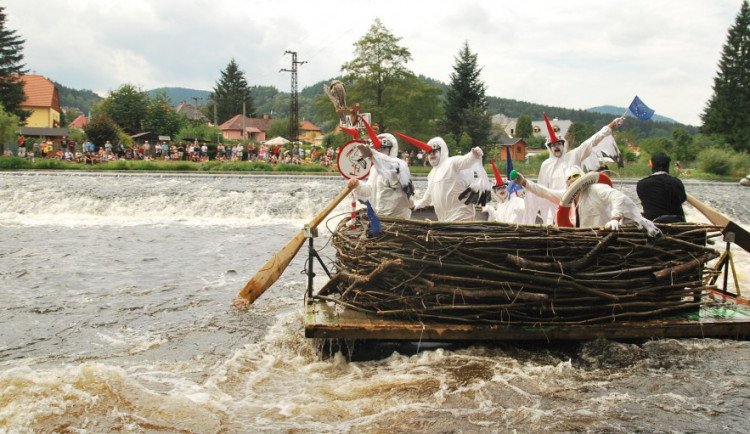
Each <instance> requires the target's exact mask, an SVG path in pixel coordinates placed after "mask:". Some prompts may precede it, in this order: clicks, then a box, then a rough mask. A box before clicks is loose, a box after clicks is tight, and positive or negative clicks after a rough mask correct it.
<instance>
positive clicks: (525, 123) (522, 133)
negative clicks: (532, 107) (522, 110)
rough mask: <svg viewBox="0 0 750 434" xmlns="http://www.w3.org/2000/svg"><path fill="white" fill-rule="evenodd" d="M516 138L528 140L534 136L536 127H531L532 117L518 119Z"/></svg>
mask: <svg viewBox="0 0 750 434" xmlns="http://www.w3.org/2000/svg"><path fill="white" fill-rule="evenodd" d="M515 133H516V134H515V136H516V137H520V138H522V139H528V138H529V137H531V136H533V135H534V127H533V126H532V125H531V116H529V115H521V116H519V117H518V119H516V131H515Z"/></svg>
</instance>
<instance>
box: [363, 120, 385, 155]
mask: <svg viewBox="0 0 750 434" xmlns="http://www.w3.org/2000/svg"><path fill="white" fill-rule="evenodd" d="M361 119H362V123H364V124H365V129H366V130H367V135H368V136H370V140H372V145H373V146H375V149H380V146H381V145H382V143H380V139H379V138H378V135H377V134H375V130H373V129H372V127H371V126H370V124H368V123H367V121H366V120H365V118H361Z"/></svg>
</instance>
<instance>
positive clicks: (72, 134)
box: [68, 127, 116, 144]
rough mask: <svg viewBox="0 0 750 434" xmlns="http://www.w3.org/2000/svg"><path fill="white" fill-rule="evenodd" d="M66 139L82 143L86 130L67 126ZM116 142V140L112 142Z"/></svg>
mask: <svg viewBox="0 0 750 434" xmlns="http://www.w3.org/2000/svg"><path fill="white" fill-rule="evenodd" d="M68 139H70V140H73V141H74V142H76V143H79V144H80V143H83V141H84V140H86V132H85V131H83V130H82V129H80V128H75V127H69V128H68ZM112 143H116V142H112Z"/></svg>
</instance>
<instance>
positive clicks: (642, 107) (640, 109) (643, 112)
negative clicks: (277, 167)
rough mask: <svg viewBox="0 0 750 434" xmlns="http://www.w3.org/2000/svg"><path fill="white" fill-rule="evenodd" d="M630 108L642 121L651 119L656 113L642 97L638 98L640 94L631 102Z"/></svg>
mask: <svg viewBox="0 0 750 434" xmlns="http://www.w3.org/2000/svg"><path fill="white" fill-rule="evenodd" d="M628 108H629V109H630V112H631V113H633V115H634V116H635V117H637V118H638V119H640V120H642V121H647V120H649V119H651V116H653V115H654V111H653V110H651V109H650V108H648V106H647V105H646V104H644V103H643V101H641V99H640V98H638V95H636V96H635V98H633V102H631V103H630V107H628Z"/></svg>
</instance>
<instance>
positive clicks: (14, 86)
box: [0, 6, 31, 121]
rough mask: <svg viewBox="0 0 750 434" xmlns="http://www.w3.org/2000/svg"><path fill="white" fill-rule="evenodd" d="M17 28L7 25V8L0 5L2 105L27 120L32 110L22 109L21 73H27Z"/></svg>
mask: <svg viewBox="0 0 750 434" xmlns="http://www.w3.org/2000/svg"><path fill="white" fill-rule="evenodd" d="M24 42H25V41H24V40H23V39H21V38H19V37H18V35H16V31H15V30H8V29H7V28H6V27H5V8H4V7H2V6H0V105H2V106H3V107H4V108H5V111H6V112H8V113H10V114H14V115H16V116H18V118H19V119H20V120H21V121H24V120H26V118H27V117H29V115H31V112H30V111H27V110H23V109H21V104H23V102H24V101H26V94H25V93H24V91H23V81H21V77H20V76H21V75H23V74H25V73H26V70H25V69H24V66H25V65H24V64H22V63H21V61H22V60H23V52H22V50H23V43H24Z"/></svg>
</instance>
